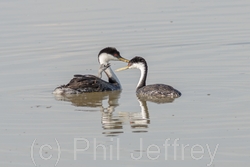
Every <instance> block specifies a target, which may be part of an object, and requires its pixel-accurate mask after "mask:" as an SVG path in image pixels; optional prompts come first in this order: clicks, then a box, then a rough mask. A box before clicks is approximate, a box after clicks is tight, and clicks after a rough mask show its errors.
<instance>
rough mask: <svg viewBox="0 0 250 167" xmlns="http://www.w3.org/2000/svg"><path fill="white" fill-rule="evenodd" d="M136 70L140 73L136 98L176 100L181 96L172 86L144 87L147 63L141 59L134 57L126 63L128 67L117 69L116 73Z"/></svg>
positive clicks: (155, 85) (154, 85)
mask: <svg viewBox="0 0 250 167" xmlns="http://www.w3.org/2000/svg"><path fill="white" fill-rule="evenodd" d="M132 68H137V69H140V71H141V77H140V80H139V82H138V84H137V87H136V94H137V96H141V97H154V98H165V97H171V98H177V97H180V96H181V92H179V91H178V90H176V89H174V88H173V87H172V86H169V85H165V84H153V85H146V79H147V73H148V66H147V62H146V60H145V59H144V58H142V57H134V58H133V59H131V60H130V61H129V62H128V65H127V66H126V67H123V68H119V69H117V70H116V71H122V70H126V69H132Z"/></svg>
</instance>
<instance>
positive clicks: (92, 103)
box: [55, 91, 121, 111]
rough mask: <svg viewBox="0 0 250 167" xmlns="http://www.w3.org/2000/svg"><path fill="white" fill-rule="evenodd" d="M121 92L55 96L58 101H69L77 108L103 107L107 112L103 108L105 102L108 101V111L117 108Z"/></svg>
mask: <svg viewBox="0 0 250 167" xmlns="http://www.w3.org/2000/svg"><path fill="white" fill-rule="evenodd" d="M120 94H121V91H109V92H93V93H82V94H64V95H61V94H60V95H58V94H56V95H55V98H56V100H60V101H68V102H71V103H72V105H74V106H77V107H101V110H105V108H104V107H103V104H102V103H103V101H104V100H106V99H108V104H109V106H108V108H107V110H109V111H111V110H114V108H115V107H117V106H118V105H119V104H118V99H119V98H120Z"/></svg>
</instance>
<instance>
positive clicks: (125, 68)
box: [115, 66, 129, 71]
mask: <svg viewBox="0 0 250 167" xmlns="http://www.w3.org/2000/svg"><path fill="white" fill-rule="evenodd" d="M128 68H129V66H126V67H122V68H119V69H117V70H115V71H123V70H127V69H128Z"/></svg>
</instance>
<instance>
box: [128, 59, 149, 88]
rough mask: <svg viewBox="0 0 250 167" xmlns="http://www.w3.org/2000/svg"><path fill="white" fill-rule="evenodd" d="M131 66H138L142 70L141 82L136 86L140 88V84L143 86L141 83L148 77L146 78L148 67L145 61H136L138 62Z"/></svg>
mask: <svg viewBox="0 0 250 167" xmlns="http://www.w3.org/2000/svg"><path fill="white" fill-rule="evenodd" d="M130 68H137V69H139V70H140V71H141V76H140V79H139V82H138V84H137V86H136V88H138V87H139V86H141V84H143V82H144V80H145V79H146V78H144V77H145V75H146V67H145V65H144V64H143V63H136V64H133V65H132V66H130Z"/></svg>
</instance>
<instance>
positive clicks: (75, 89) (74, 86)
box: [53, 47, 129, 94]
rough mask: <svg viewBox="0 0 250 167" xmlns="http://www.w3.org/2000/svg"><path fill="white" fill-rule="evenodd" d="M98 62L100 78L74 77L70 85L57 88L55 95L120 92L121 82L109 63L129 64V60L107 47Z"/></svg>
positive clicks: (88, 76) (100, 53) (102, 51)
mask: <svg viewBox="0 0 250 167" xmlns="http://www.w3.org/2000/svg"><path fill="white" fill-rule="evenodd" d="M98 61H99V64H100V68H99V73H98V76H95V75H74V78H73V79H71V81H70V82H69V83H68V84H66V85H61V86H59V87H57V88H55V90H54V91H53V94H79V93H87V92H104V91H114V90H120V89H121V84H120V81H119V79H118V78H117V76H116V75H115V73H114V72H113V70H112V69H111V67H110V65H109V61H123V62H126V63H128V62H129V60H127V59H125V58H123V57H122V56H121V55H120V52H119V51H118V50H116V49H115V48H113V47H107V48H104V49H102V50H101V51H100V52H99V54H98ZM103 71H104V72H105V73H106V75H107V77H108V82H107V81H104V80H102V79H101V74H102V72H103Z"/></svg>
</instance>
